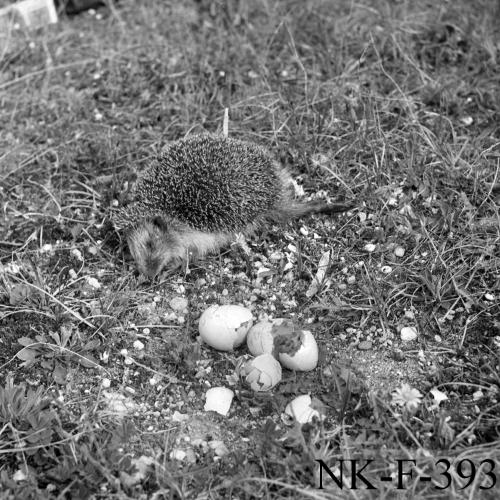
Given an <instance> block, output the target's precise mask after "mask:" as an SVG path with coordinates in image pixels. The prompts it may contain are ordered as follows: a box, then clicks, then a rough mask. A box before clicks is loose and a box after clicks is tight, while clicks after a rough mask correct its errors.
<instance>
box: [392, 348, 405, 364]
mask: <svg viewBox="0 0 500 500" xmlns="http://www.w3.org/2000/svg"><path fill="white" fill-rule="evenodd" d="M392 359H394V361H403V360H404V359H405V355H404V352H403V351H402V350H401V349H393V351H392Z"/></svg>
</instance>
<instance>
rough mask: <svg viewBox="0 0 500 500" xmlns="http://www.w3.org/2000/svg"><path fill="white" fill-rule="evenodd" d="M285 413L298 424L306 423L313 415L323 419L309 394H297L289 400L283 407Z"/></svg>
mask: <svg viewBox="0 0 500 500" xmlns="http://www.w3.org/2000/svg"><path fill="white" fill-rule="evenodd" d="M285 414H286V415H287V416H289V417H292V418H293V419H295V420H296V421H297V422H298V423H299V424H308V423H309V422H311V421H312V419H313V418H314V417H316V418H318V419H320V420H323V419H324V415H322V414H321V413H320V412H319V411H318V410H317V409H315V408H314V404H313V401H312V399H311V396H309V394H305V395H303V396H298V397H296V398H295V399H294V400H292V401H290V403H288V404H287V406H286V408H285Z"/></svg>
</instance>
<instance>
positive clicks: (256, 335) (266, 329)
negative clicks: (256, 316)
mask: <svg viewBox="0 0 500 500" xmlns="http://www.w3.org/2000/svg"><path fill="white" fill-rule="evenodd" d="M287 322H288V320H286V319H284V318H276V319H273V320H270V321H269V320H264V321H259V322H258V323H256V324H255V325H253V326H252V328H250V331H249V332H248V335H247V347H248V350H249V351H250V353H251V354H252V355H254V356H259V355H260V354H264V353H266V352H267V353H272V352H273V348H274V338H275V336H276V334H277V333H280V332H281V333H283V328H285V327H286V325H287ZM281 325H284V326H283V327H282V328H280V329H277V328H276V327H277V326H281ZM289 328H290V333H292V332H293V324H291V323H290V327H289Z"/></svg>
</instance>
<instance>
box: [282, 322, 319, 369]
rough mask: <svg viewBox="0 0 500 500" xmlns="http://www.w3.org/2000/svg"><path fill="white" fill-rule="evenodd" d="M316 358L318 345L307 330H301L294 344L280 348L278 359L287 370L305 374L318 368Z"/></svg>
mask: <svg viewBox="0 0 500 500" xmlns="http://www.w3.org/2000/svg"><path fill="white" fill-rule="evenodd" d="M318 356H319V352H318V344H317V343H316V340H315V338H314V337H313V334H312V333H311V332H310V331H309V330H301V331H299V332H298V336H297V341H296V342H292V343H290V345H289V346H286V347H285V346H282V347H281V348H280V352H279V355H278V359H279V361H280V363H281V364H282V365H283V366H284V367H285V368H288V369H289V370H296V371H299V372H307V371H310V370H314V369H315V368H316V366H318Z"/></svg>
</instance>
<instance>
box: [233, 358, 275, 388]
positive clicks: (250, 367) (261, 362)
mask: <svg viewBox="0 0 500 500" xmlns="http://www.w3.org/2000/svg"><path fill="white" fill-rule="evenodd" d="M242 374H243V375H245V376H246V377H245V380H246V382H247V383H248V384H249V385H250V387H251V388H252V390H254V391H256V392H262V391H269V390H270V389H272V388H273V387H274V386H275V385H276V384H278V383H279V382H280V381H281V365H280V364H279V362H278V361H277V360H276V359H275V358H274V356H273V355H272V354H268V353H264V354H261V355H260V356H257V357H256V358H253V359H251V360H250V361H247V363H246V364H245V366H244V368H243V371H242Z"/></svg>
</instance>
